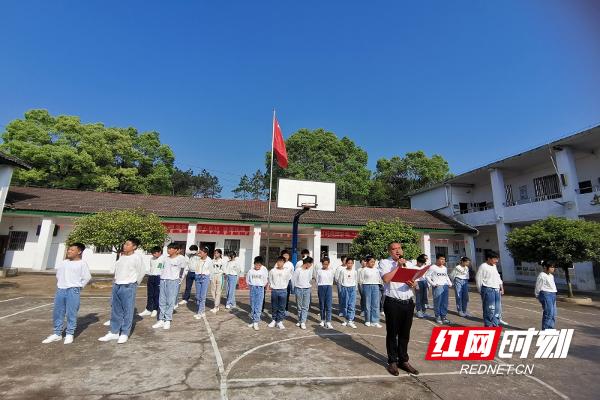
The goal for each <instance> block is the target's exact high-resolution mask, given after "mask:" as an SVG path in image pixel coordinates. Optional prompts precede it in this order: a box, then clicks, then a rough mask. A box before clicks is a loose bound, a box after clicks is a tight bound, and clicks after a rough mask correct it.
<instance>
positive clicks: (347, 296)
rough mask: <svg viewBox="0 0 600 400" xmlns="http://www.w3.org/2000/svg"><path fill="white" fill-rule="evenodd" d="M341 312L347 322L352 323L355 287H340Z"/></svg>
mask: <svg viewBox="0 0 600 400" xmlns="http://www.w3.org/2000/svg"><path fill="white" fill-rule="evenodd" d="M340 292H341V294H342V303H341V304H342V312H343V313H344V316H345V317H346V319H347V320H348V321H354V313H355V307H356V286H341V287H340Z"/></svg>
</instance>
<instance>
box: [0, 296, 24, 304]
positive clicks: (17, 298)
mask: <svg viewBox="0 0 600 400" xmlns="http://www.w3.org/2000/svg"><path fill="white" fill-rule="evenodd" d="M23 298H24V296H21V297H15V298H14V299H6V300H0V303H4V302H5V301H13V300H19V299H23Z"/></svg>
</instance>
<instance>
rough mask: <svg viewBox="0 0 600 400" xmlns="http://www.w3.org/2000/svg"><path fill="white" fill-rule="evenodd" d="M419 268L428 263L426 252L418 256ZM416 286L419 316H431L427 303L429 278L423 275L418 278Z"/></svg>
mask: <svg viewBox="0 0 600 400" xmlns="http://www.w3.org/2000/svg"><path fill="white" fill-rule="evenodd" d="M416 261H417V268H418V269H423V268H425V266H426V265H425V264H426V263H427V256H426V255H425V254H421V255H419V257H417V260H416ZM415 283H416V286H415V299H416V301H415V303H416V307H415V309H416V310H417V314H416V315H417V318H429V317H430V315H429V314H427V308H426V304H427V288H428V287H429V284H428V283H427V279H426V278H425V277H424V276H422V277H420V278H418V279H417V280H416V281H415Z"/></svg>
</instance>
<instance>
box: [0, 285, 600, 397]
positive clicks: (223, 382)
mask: <svg viewBox="0 0 600 400" xmlns="http://www.w3.org/2000/svg"><path fill="white" fill-rule="evenodd" d="M143 285H144V284H143ZM54 287H55V278H54V277H53V276H44V275H21V276H17V277H12V278H8V279H5V280H2V281H0V307H1V311H0V332H2V340H1V341H0V359H1V362H0V377H1V378H0V394H1V398H2V399H45V398H60V399H82V398H83V399H250V398H253V399H286V400H287V399H305V400H306V399H361V400H364V399H365V398H369V399H392V398H394V399H397V398H406V399H419V400H420V399H474V398H485V399H486V400H491V399H511V400H513V399H525V398H527V399H544V400H552V399H564V398H571V399H590V400H591V399H597V398H598V393H599V392H600V380H599V379H598V377H597V371H598V370H599V367H600V348H599V346H598V338H599V337H600V318H599V317H600V309H599V307H598V306H579V305H571V304H565V303H559V304H558V307H559V310H558V319H557V328H558V329H565V328H573V329H575V334H574V336H573V341H572V343H571V347H570V352H569V355H568V357H567V358H566V359H559V360H533V359H531V358H529V359H528V360H519V359H513V361H512V362H513V363H515V364H517V363H528V364H535V367H534V373H533V376H532V377H527V376H484V375H481V376H477V375H468V376H467V375H459V371H460V365H461V362H459V361H456V362H454V361H425V360H424V356H425V350H426V344H427V342H428V341H429V337H430V334H431V329H432V327H433V326H434V324H433V323H432V322H431V321H429V320H420V319H415V320H414V322H413V328H412V335H411V337H412V338H411V342H410V355H411V364H412V365H413V366H415V368H417V369H418V370H419V371H420V372H421V374H420V375H418V376H410V375H407V374H405V373H404V372H402V371H401V374H400V376H399V377H394V376H391V375H389V374H388V373H387V372H386V370H385V363H386V351H385V338H384V336H385V329H376V328H368V327H365V326H364V325H363V320H362V318H360V317H357V324H358V329H356V330H353V329H350V328H345V327H342V326H341V324H340V320H339V319H338V318H337V317H334V318H333V324H334V329H333V330H326V329H323V328H321V327H319V326H318V322H319V321H318V320H317V315H316V314H317V312H318V310H317V309H316V307H315V303H314V301H315V300H316V293H315V292H314V291H313V303H312V308H311V312H310V314H309V320H308V326H307V328H308V329H307V330H305V331H303V330H300V329H299V328H297V327H296V326H295V322H296V319H295V311H296V310H295V306H293V307H292V308H291V310H290V311H291V312H292V315H291V316H290V317H288V318H287V319H286V321H285V326H286V329H285V330H283V331H280V330H278V329H269V328H267V327H266V324H267V323H268V322H269V321H270V317H269V315H268V314H267V315H263V320H262V323H261V326H260V330H259V331H254V330H252V329H250V328H248V327H247V323H248V310H249V305H248V292H247V291H243V290H239V291H238V292H237V295H236V296H237V299H238V306H239V309H238V310H237V311H234V312H229V311H221V312H219V313H217V314H216V315H214V314H212V313H207V316H206V318H205V319H204V320H199V321H198V320H195V319H194V318H193V315H194V311H195V305H194V304H192V303H189V305H188V306H187V308H186V307H180V308H179V309H178V310H177V312H176V313H175V315H174V317H173V325H172V327H171V329H170V330H169V331H164V330H162V329H159V330H155V329H152V328H151V325H152V323H153V322H154V321H153V319H151V318H149V317H146V318H145V319H143V320H142V319H141V318H139V317H136V320H135V326H134V330H133V333H132V334H131V338H130V340H129V341H128V342H127V343H126V344H123V345H118V344H116V342H110V343H100V342H98V340H97V339H98V338H99V337H100V336H102V335H104V334H105V333H106V328H105V327H104V326H102V322H104V321H105V320H106V319H107V318H108V316H109V312H110V305H109V303H108V301H109V299H108V296H109V289H93V288H91V287H89V286H88V287H87V288H85V289H84V290H83V292H82V293H83V294H82V301H81V308H80V311H79V319H78V326H77V331H76V334H75V336H76V337H75V342H74V343H73V344H71V345H64V344H62V342H56V343H52V344H48V345H43V344H41V341H42V339H44V338H45V337H46V336H47V335H48V334H50V333H51V331H52V322H51V312H52V301H53V295H54ZM471 289H473V288H471ZM531 292H532V290H531V289H526V290H525V289H518V288H516V287H508V288H507V295H506V296H504V297H503V305H504V311H503V318H504V319H505V320H506V321H507V322H509V323H510V324H511V326H510V328H509V329H527V328H530V327H536V328H539V325H540V319H541V313H540V310H541V308H540V306H539V304H538V302H537V300H535V299H534V298H533V296H532V293H531ZM334 293H335V290H334ZM453 297H454V296H453V295H451V296H450V307H449V308H450V310H451V311H450V314H449V318H450V320H451V321H452V322H453V323H454V324H462V325H468V326H481V325H482V321H481V302H480V300H479V297H478V296H477V294H476V293H474V292H473V290H471V302H470V305H469V309H470V312H471V313H472V314H473V315H474V318H473V319H471V320H465V319H463V318H460V317H458V316H457V315H456V313H455V312H454V311H453V310H455V305H454V300H453ZM269 300H270V296H269V295H268V296H267V305H266V310H270V303H269ZM136 303H137V310H136V313H137V312H139V311H141V310H143V308H144V304H145V287H140V288H139V289H138V292H137V302H136ZM207 303H208V304H207V306H209V307H211V306H212V302H211V301H210V300H208V301H207ZM335 305H337V300H335V299H334V310H335ZM383 322H385V321H383ZM531 356H532V354H530V357H531ZM504 361H506V360H504ZM487 363H489V364H490V365H493V364H494V362H487Z"/></svg>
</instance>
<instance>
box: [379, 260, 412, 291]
mask: <svg viewBox="0 0 600 400" xmlns="http://www.w3.org/2000/svg"><path fill="white" fill-rule="evenodd" d="M396 266H397V264H396V261H394V260H393V259H392V258H391V257H390V258H386V259H383V260H381V261H380V262H379V274H380V276H381V279H382V280H383V276H384V275H385V274H387V273H389V272H391V271H392V270H393V269H394V268H396ZM407 268H409V269H414V270H419V269H420V268H419V267H415V266H410V267H407ZM383 287H384V294H385V295H386V296H388V297H391V298H393V299H398V300H409V299H411V298H412V297H414V295H415V294H414V292H413V290H412V288H411V287H410V286H408V285H407V284H406V283H404V282H391V281H390V282H388V283H384V284H383Z"/></svg>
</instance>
